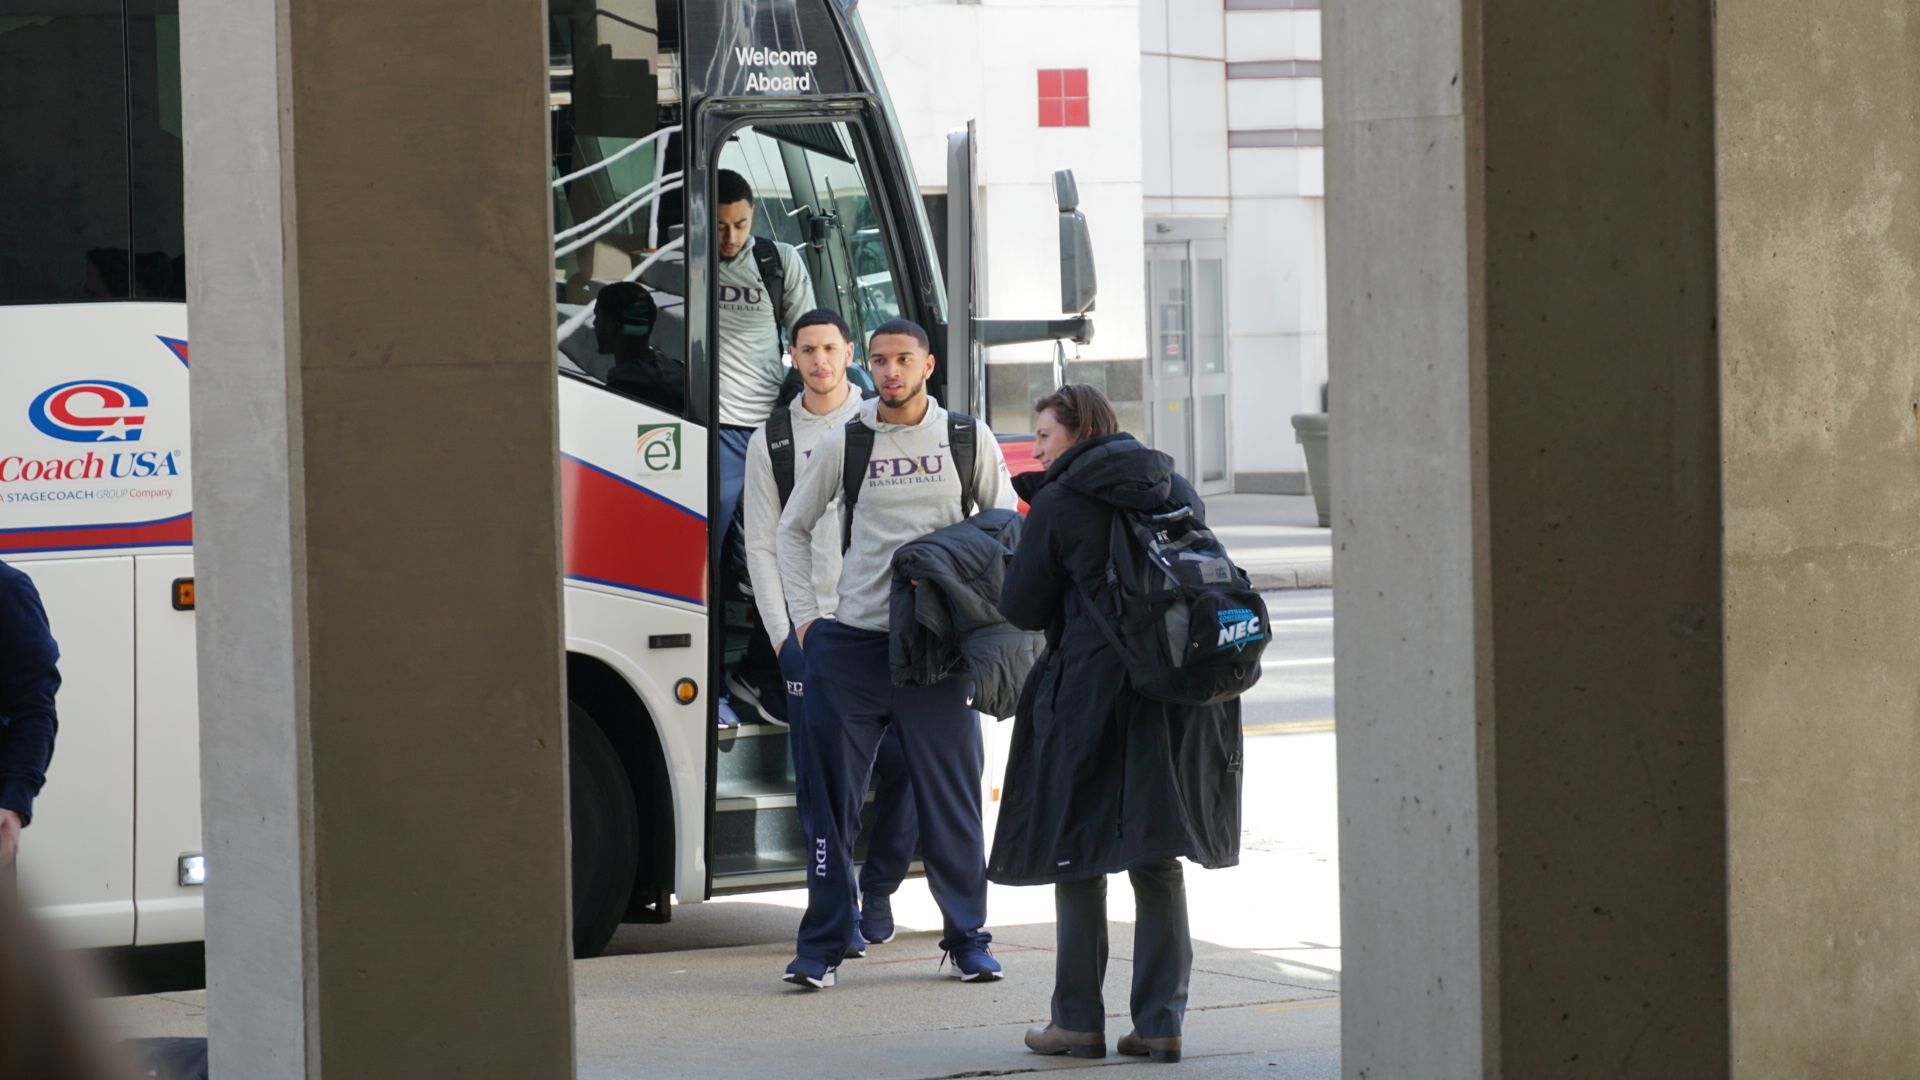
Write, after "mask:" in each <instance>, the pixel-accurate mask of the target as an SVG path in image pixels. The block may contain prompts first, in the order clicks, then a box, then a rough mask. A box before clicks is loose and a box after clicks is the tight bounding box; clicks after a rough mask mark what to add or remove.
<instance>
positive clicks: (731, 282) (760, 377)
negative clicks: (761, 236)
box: [715, 243, 813, 427]
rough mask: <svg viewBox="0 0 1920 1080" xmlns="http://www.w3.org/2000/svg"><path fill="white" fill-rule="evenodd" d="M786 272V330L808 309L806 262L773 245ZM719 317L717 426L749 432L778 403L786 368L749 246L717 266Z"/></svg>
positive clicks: (810, 299) (810, 284)
mask: <svg viewBox="0 0 1920 1080" xmlns="http://www.w3.org/2000/svg"><path fill="white" fill-rule="evenodd" d="M773 246H774V248H775V249H776V250H777V251H779V253H780V265H781V266H782V267H783V268H785V270H786V293H787V297H786V300H787V302H786V314H787V326H788V327H791V326H792V325H793V324H794V322H795V321H796V320H798V319H799V318H800V316H802V315H805V314H806V313H807V312H808V311H809V310H811V309H812V308H813V279H812V278H811V277H809V276H808V275H807V264H806V260H804V259H802V258H800V253H799V252H797V251H795V250H793V248H792V247H790V246H788V245H786V244H775V245H773ZM719 292H720V303H719V308H720V311H719V314H718V316H717V322H718V326H717V327H716V334H715V339H716V340H717V342H718V347H717V350H716V351H718V353H719V354H720V422H721V423H722V424H726V425H729V426H732V427H754V426H756V425H758V424H760V423H762V422H764V421H765V420H766V418H767V416H768V414H769V413H772V412H773V406H774V403H775V402H776V401H779V400H780V380H781V379H783V378H785V377H786V374H787V367H786V364H784V363H783V362H782V361H781V359H780V333H779V330H778V329H776V328H775V327H774V325H773V314H774V312H775V311H776V310H778V309H777V308H775V307H774V305H773V303H772V298H771V297H769V296H768V295H767V286H766V283H765V282H763V281H761V280H760V264H759V263H756V262H754V261H753V245H752V244H751V243H749V244H748V245H747V246H746V247H743V248H741V249H740V254H738V255H735V256H734V257H733V258H731V259H722V260H720V273H719Z"/></svg>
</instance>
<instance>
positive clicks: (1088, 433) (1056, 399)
mask: <svg viewBox="0 0 1920 1080" xmlns="http://www.w3.org/2000/svg"><path fill="white" fill-rule="evenodd" d="M1048 409H1052V410H1053V418H1054V419H1055V420H1058V421H1060V423H1061V424H1062V425H1064V426H1065V427H1066V429H1067V430H1068V431H1071V432H1073V437H1074V438H1075V439H1095V438H1099V437H1100V436H1102V435H1113V434H1117V433H1118V432H1119V431H1120V418H1119V417H1117V416H1115V415H1114V414H1113V402H1111V401H1108V400H1107V395H1105V394H1103V393H1101V392H1100V391H1099V390H1097V389H1095V388H1093V387H1091V386H1088V385H1087V384H1086V383H1075V384H1074V385H1072V386H1063V387H1061V388H1060V389H1058V390H1055V391H1054V392H1053V393H1051V394H1048V395H1047V396H1046V397H1043V398H1041V399H1040V400H1039V401H1036V402H1034V403H1033V411H1034V412H1035V413H1043V412H1046V411H1047V410H1048Z"/></svg>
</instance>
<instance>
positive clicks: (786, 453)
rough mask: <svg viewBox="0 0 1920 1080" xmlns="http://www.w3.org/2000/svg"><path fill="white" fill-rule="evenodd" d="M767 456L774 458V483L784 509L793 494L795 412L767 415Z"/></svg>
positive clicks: (781, 411)
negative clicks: (778, 490)
mask: <svg viewBox="0 0 1920 1080" xmlns="http://www.w3.org/2000/svg"><path fill="white" fill-rule="evenodd" d="M767 456H768V457H771V458H772V459H773V484H774V486H775V487H777V488H779V489H780V506H781V508H782V509H784V508H785V507H786V505H787V500H788V499H789V498H791V497H792V495H793V414H792V413H791V412H788V411H787V410H785V409H778V410H776V411H775V412H774V414H773V415H772V416H769V417H767Z"/></svg>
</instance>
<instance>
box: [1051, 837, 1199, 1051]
mask: <svg viewBox="0 0 1920 1080" xmlns="http://www.w3.org/2000/svg"><path fill="white" fill-rule="evenodd" d="M1127 876H1128V877H1129V878H1131V879H1132V881H1133V906H1134V923H1133V998H1132V1001H1131V1002H1130V1005H1131V1007H1132V1010H1133V1029H1134V1031H1135V1032H1136V1033H1138V1034H1139V1036H1140V1037H1141V1038H1143V1039H1164V1038H1168V1037H1170V1036H1174V1035H1178V1034H1180V1021H1181V1019H1182V1018H1183V1017H1185V1016H1186V1012H1187V979H1188V976H1189V975H1190V974H1191V972H1192V971H1193V938H1192V937H1191V936H1190V935H1189V934H1188V933H1187V886H1186V881H1185V879H1184V878H1182V876H1181V871H1180V860H1178V859H1163V860H1161V861H1159V862H1150V863H1147V864H1145V865H1144V866H1137V867H1134V868H1133V869H1132V870H1129V871H1127ZM1053 905H1054V918H1055V920H1056V930H1055V934H1056V937H1057V942H1058V946H1059V951H1058V952H1057V953H1056V954H1055V959H1054V969H1053V1023H1054V1026H1056V1027H1061V1028H1065V1029H1066V1030H1068V1031H1105V1030H1106V1028H1107V1008H1106V1003H1105V1002H1104V1001H1103V1000H1102V998H1101V994H1100V988H1101V986H1102V985H1103V984H1104V983H1105V982H1106V979H1107V879H1106V878H1105V877H1104V876H1102V877H1093V878H1085V879H1083V880H1080V881H1063V882H1060V883H1059V884H1057V885H1055V886H1054V887H1053Z"/></svg>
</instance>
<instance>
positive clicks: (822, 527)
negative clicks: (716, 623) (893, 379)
mask: <svg viewBox="0 0 1920 1080" xmlns="http://www.w3.org/2000/svg"><path fill="white" fill-rule="evenodd" d="M805 400H806V395H805V394H802V395H800V396H799V397H796V398H794V399H793V404H791V405H789V406H788V407H787V408H788V410H789V411H790V412H791V413H792V414H793V475H794V484H795V486H796V487H797V486H798V485H799V481H800V474H801V473H802V472H805V471H806V464H807V457H808V455H810V454H812V453H813V450H814V447H816V446H818V445H819V444H820V440H821V438H822V437H824V436H825V435H826V434H827V432H829V431H833V430H835V429H836V428H841V427H845V426H846V423H847V421H849V420H851V419H853V418H854V416H855V415H857V414H858V413H859V412H860V391H859V390H858V389H856V388H855V387H852V386H849V387H847V400H845V401H843V402H841V403H840V407H839V408H837V409H835V410H833V411H832V412H830V413H828V414H826V415H825V416H815V415H813V414H812V413H810V412H808V411H807V407H806V405H804V404H803V402H805ZM745 490H746V494H745V495H744V496H743V498H744V499H745V500H746V530H747V532H746V541H747V578H748V580H750V581H752V582H753V602H754V604H755V605H756V606H758V607H759V608H760V621H761V623H762V624H764V625H765V626H766V628H767V636H768V637H769V638H772V639H773V643H774V644H775V645H778V644H780V643H781V642H783V641H785V640H786V639H787V630H788V628H789V627H790V626H792V624H791V623H790V622H788V621H787V590H786V587H785V585H784V583H783V582H782V581H781V580H780V486H779V485H778V484H776V483H775V482H774V479H773V455H772V454H771V453H770V452H769V451H768V449H767V428H766V425H764V424H762V425H761V426H760V430H758V431H755V432H754V433H753V438H752V439H750V440H748V441H747V480H746V489H745ZM839 589H840V493H839V492H838V491H835V492H834V493H833V501H832V502H831V503H830V504H828V507H827V512H826V513H825V514H823V515H821V517H820V521H819V524H817V525H816V526H815V527H814V530H813V586H812V588H811V589H810V590H808V596H809V597H811V599H810V601H809V602H810V603H811V604H812V605H813V607H814V610H816V611H820V612H826V613H830V612H832V611H833V609H834V608H835V607H837V606H839Z"/></svg>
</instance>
